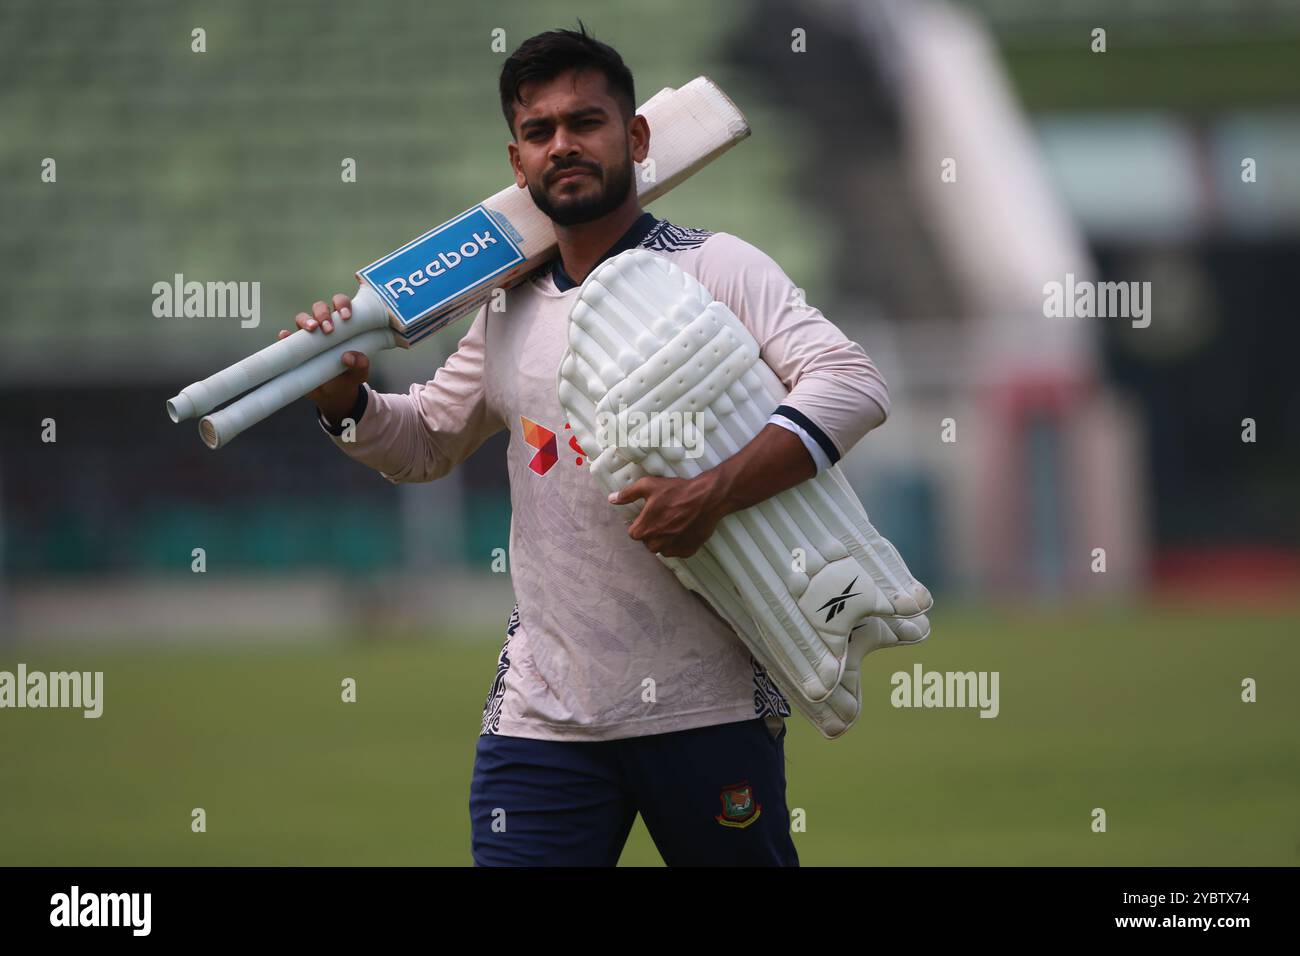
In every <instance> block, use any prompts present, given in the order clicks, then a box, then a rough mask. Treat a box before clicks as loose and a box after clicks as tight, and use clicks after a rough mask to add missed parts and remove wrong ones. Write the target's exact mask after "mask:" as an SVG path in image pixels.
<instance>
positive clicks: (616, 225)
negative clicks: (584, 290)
mask: <svg viewBox="0 0 1300 956" xmlns="http://www.w3.org/2000/svg"><path fill="white" fill-rule="evenodd" d="M640 216H641V204H640V203H639V202H637V201H635V200H631V201H629V202H627V203H624V204H623V205H622V206H620V207H619V208H618V209H616V210H614V211H613V212H611V213H610V214H609V215H607V216H602V217H601V218H599V219H595V220H592V221H591V222H583V223H578V224H577V225H574V226H556V227H555V239H556V244H557V245H558V246H559V248H560V262H561V263H563V264H564V271H565V274H567V275H568V276H569V278H571V279H572V280H573V281H574V282H576V283H579V284H580V283H581V282H582V280H583V279H585V278H587V273H589V272H591V270H592V269H593V268H595V266H596V263H597V262H599V261H600V257H601V256H603V255H604V254H605V253H606V252H607V251H608V250H609V247H610V246H612V245H613V244H614V243H616V242H618V241H619V239H621V238H623V234H624V233H625V232H627V231H628V230H629V229H631V228H632V223H634V222H636V221H637V219H638V218H639V217H640Z"/></svg>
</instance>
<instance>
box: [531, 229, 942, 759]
mask: <svg viewBox="0 0 1300 956" xmlns="http://www.w3.org/2000/svg"><path fill="white" fill-rule="evenodd" d="M568 341H569V348H568V350H567V351H566V352H565V354H564V356H563V358H562V359H561V362H560V368H559V373H558V377H557V383H556V387H557V393H558V396H559V400H560V404H561V405H562V406H563V407H564V409H565V411H566V412H567V413H568V416H569V424H570V425H571V426H572V428H573V431H574V434H575V435H576V436H577V438H578V441H579V443H580V444H581V446H582V447H583V448H584V449H586V450H587V451H588V452H589V454H591V455H593V456H594V457H590V458H589V463H590V465H589V466H590V468H591V472H592V475H593V476H594V477H595V478H596V480H597V483H598V484H599V485H600V486H601V487H603V488H604V489H605V490H607V491H610V492H612V491H617V490H619V489H621V488H623V487H625V486H626V485H629V484H631V483H632V482H634V481H636V480H637V479H638V478H640V477H642V476H644V475H657V476H662V477H674V478H691V477H694V476H696V475H698V474H700V473H702V472H704V471H707V470H708V469H710V468H712V467H714V466H715V465H718V464H720V463H721V462H722V461H723V460H724V459H726V458H729V457H731V456H732V455H734V454H735V453H736V452H738V451H740V450H741V448H743V447H744V446H745V445H746V444H748V443H749V441H750V440H751V439H753V438H754V436H755V435H757V434H758V432H759V431H761V430H762V428H763V426H764V425H765V424H767V420H768V418H769V417H770V415H771V413H772V411H773V410H774V409H775V408H776V407H777V406H778V405H779V404H780V403H781V401H782V400H783V399H784V398H785V396H786V395H787V390H786V388H785V387H784V386H783V385H782V384H781V381H780V379H778V378H777V376H776V374H775V373H774V372H773V371H772V370H771V368H769V367H768V366H767V364H766V363H765V362H763V361H762V359H761V358H760V356H759V348H758V343H757V342H756V341H755V340H754V338H753V336H752V335H751V334H750V333H749V331H748V330H747V329H746V328H745V327H744V325H743V324H742V323H741V322H740V320H739V319H737V318H736V316H735V315H733V314H732V312H731V311H730V310H729V309H728V308H727V307H726V306H725V305H723V304H722V303H720V302H715V301H714V300H713V297H712V295H710V294H709V292H708V290H707V289H705V288H704V286H703V285H701V284H700V283H699V281H698V280H696V279H695V277H693V276H691V275H689V274H687V273H685V272H683V271H682V270H681V269H679V268H678V267H677V266H675V265H673V264H672V263H671V262H669V261H668V260H667V259H665V258H663V257H661V256H657V255H655V254H653V253H651V252H647V251H646V250H643V249H631V250H628V251H627V252H623V253H621V254H620V255H618V256H615V257H613V258H611V259H609V260H607V261H605V262H604V263H602V264H601V265H600V266H599V267H597V268H596V269H595V270H593V271H592V273H591V275H589V276H588V277H587V279H586V281H585V282H583V284H582V288H581V289H580V290H579V293H578V300H577V301H576V302H575V303H574V306H573V308H572V309H571V310H570V313H569V329H568ZM597 450H598V451H597ZM642 505H643V502H641V501H636V502H633V503H631V504H629V505H620V506H616V507H620V508H622V509H623V510H624V512H625V517H626V518H627V520H628V522H629V523H631V521H632V520H633V519H634V518H635V516H636V515H637V514H638V513H639V512H640V509H641V507H642ZM660 560H662V561H663V562H664V563H665V564H666V565H667V566H668V567H669V568H670V569H671V570H672V571H673V573H674V574H675V575H676V576H677V578H678V580H680V581H681V582H682V583H683V584H684V585H685V586H686V587H687V588H689V589H691V590H692V591H696V592H698V593H699V594H700V595H701V596H703V597H704V598H705V600H707V601H708V602H709V604H710V605H711V606H712V607H713V608H714V610H716V611H717V612H718V614H720V615H721V616H722V617H723V619H725V620H726V621H727V622H728V623H729V624H730V625H731V626H732V627H733V628H734V629H735V631H736V633H737V634H738V635H739V636H740V638H741V639H742V640H743V641H744V642H745V644H746V645H747V646H748V647H749V649H750V651H751V652H752V653H753V654H754V656H755V658H756V659H757V660H758V662H759V663H760V664H762V665H763V666H764V668H765V669H766V670H767V672H768V674H769V676H770V677H772V679H773V680H774V681H775V682H776V684H777V686H778V687H779V688H780V689H781V691H782V692H783V693H784V694H785V695H786V696H787V697H788V698H790V699H791V700H792V702H793V703H794V704H795V705H796V706H798V707H799V708H800V710H802V711H803V713H804V714H805V715H807V716H808V717H809V719H810V720H811V721H812V722H813V723H814V724H815V725H816V726H817V727H818V729H819V730H820V731H821V732H822V734H823V735H825V736H827V737H836V736H838V735H839V734H842V733H843V732H844V731H845V730H847V729H848V727H849V726H851V725H852V723H853V722H854V720H856V718H857V716H858V713H859V712H860V710H861V694H860V683H859V677H858V675H859V670H860V664H861V660H862V658H863V657H864V656H865V655H866V654H868V653H870V652H871V651H873V650H876V649H877V648H879V647H887V646H893V645H898V644H913V643H916V642H918V641H921V640H924V639H925V638H926V637H927V636H928V634H929V622H928V621H927V620H926V618H925V616H924V612H925V611H926V610H928V609H929V608H930V606H931V604H932V603H933V602H932V599H931V597H930V593H929V592H928V591H927V590H926V589H925V588H924V587H923V586H922V585H921V584H920V582H918V581H917V580H916V579H915V578H914V577H913V576H912V575H911V573H910V572H909V571H908V570H907V566H906V565H905V564H904V563H903V559H902V558H901V557H900V556H899V554H898V552H897V551H896V550H895V549H894V546H893V545H892V544H890V543H889V542H888V541H887V540H885V538H883V537H882V536H881V535H880V534H879V533H878V532H877V531H876V529H875V528H873V527H872V525H871V523H870V521H868V519H867V514H866V512H865V511H864V510H863V508H862V504H861V502H859V501H858V498H857V496H856V495H855V494H854V493H853V490H852V489H851V488H850V486H849V484H848V482H847V481H846V480H845V478H844V476H843V474H842V473H841V471H840V469H839V468H838V467H837V466H832V467H831V468H829V469H827V470H825V471H824V472H822V473H821V474H819V475H817V476H816V477H814V478H811V479H809V480H808V481H805V482H803V483H802V484H800V485H797V486H796V487H794V488H791V489H789V490H787V491H785V492H782V493H781V494H779V495H777V496H775V497H773V498H770V499H768V500H767V501H763V502H760V503H759V504H757V505H755V506H753V507H751V508H747V509H745V510H743V511H739V512H736V513H734V514H730V515H727V516H726V517H724V518H723V519H722V520H721V521H720V522H719V523H718V526H717V528H716V530H715V531H714V534H713V536H712V537H711V538H710V539H709V540H708V541H707V542H706V543H705V545H704V546H703V547H702V548H701V549H700V550H699V551H697V552H696V553H695V554H694V555H692V556H691V557H689V558H661V559H660Z"/></svg>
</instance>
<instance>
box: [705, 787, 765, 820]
mask: <svg viewBox="0 0 1300 956" xmlns="http://www.w3.org/2000/svg"><path fill="white" fill-rule="evenodd" d="M718 797H719V799H721V800H722V813H721V814H719V815H718V816H716V817H714V818H713V819H715V820H717V821H718V822H719V823H721V824H722V825H723V826H724V827H736V828H737V829H740V830H743V829H744V828H745V827H747V826H749V825H750V824H751V823H753V822H754V821H755V820H757V819H758V817H759V814H761V813H762V812H763V805H762V804H761V803H756V802H755V801H754V788H753V787H752V786H750V784H749V781H748V780H742V781H741V782H740V783H738V784H735V785H733V786H730V787H723V788H722V793H720V794H719V795H718Z"/></svg>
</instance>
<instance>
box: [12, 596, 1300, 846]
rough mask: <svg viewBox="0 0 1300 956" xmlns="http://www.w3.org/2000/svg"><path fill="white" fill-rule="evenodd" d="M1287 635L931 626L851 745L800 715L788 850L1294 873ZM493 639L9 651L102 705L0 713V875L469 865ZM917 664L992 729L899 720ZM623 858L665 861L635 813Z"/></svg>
mask: <svg viewBox="0 0 1300 956" xmlns="http://www.w3.org/2000/svg"><path fill="white" fill-rule="evenodd" d="M1298 625H1300V614H1298V613H1297V612H1296V611H1294V610H1290V611H1287V610H1278V611H1271V612H1262V613H1255V614H1252V615H1250V616H1244V615H1241V614H1235V613H1228V612H1226V611H1217V610H1208V609H1205V608H1171V607H1164V608H1157V607H1148V608H1145V609H1143V610H1141V611H1132V612H1126V611H1121V610H1107V611H1055V612H1044V611H1036V612H1029V611H1019V612H1012V611H996V610H993V609H983V610H965V611H962V612H960V613H956V612H953V613H941V614H939V615H938V616H937V617H936V619H935V633H934V637H933V638H932V639H931V640H930V641H929V642H928V643H927V644H924V645H921V646H920V647H917V648H911V649H902V650H891V651H881V652H878V653H876V654H874V655H872V656H871V657H869V658H868V659H867V666H866V675H865V678H866V685H865V690H864V697H865V700H864V713H863V717H862V720H861V723H860V724H859V726H857V727H856V728H854V730H852V731H851V732H850V733H849V735H848V736H847V737H845V738H844V739H842V740H839V741H826V740H823V739H822V738H821V737H819V736H818V735H817V734H816V733H815V731H813V730H812V729H811V728H810V726H808V725H807V724H806V723H805V722H804V721H803V720H802V718H798V717H796V718H792V719H791V723H790V735H789V738H788V742H787V756H788V761H789V764H788V778H789V798H790V804H791V806H792V807H801V808H803V809H804V811H805V812H806V820H807V829H806V832H802V833H797V834H796V836H795V839H796V844H797V846H798V848H799V853H800V857H801V859H802V861H803V863H804V864H805V865H843V864H890V865H895V864H1022V863H1033V864H1049V865H1050V864H1121V865H1210V864H1214V865H1242V864H1245V865H1254V864H1272V865H1295V864H1296V863H1297V862H1298V861H1300V744H1298V740H1297V731H1298V730H1300V694H1297V687H1296V684H1297V679H1298V678H1297V675H1298V674H1300V644H1297V637H1298V636H1300V626H1298ZM499 641H500V635H499V633H497V632H488V633H484V634H483V635H482V638H481V640H476V641H466V640H459V641H456V642H435V641H429V640H411V639H407V640H402V639H400V638H395V639H391V640H386V641H376V642H369V643H366V644H350V643H343V642H325V643H321V644H319V645H316V646H312V647H309V648H302V647H287V646H283V645H277V644H276V643H273V642H270V641H268V643H267V645H266V646H265V647H261V648H258V647H247V646H245V647H242V648H239V649H229V650H226V649H220V648H218V647H205V648H203V649H179V648H178V649H150V648H145V647H130V648H122V649H120V650H116V649H115V650H100V649H95V650H92V649H90V648H81V649H76V648H69V649H66V650H62V649H61V650H59V651H58V652H57V653H56V652H45V651H41V650H40V649H39V648H27V649H17V650H15V649H14V648H5V649H4V650H3V651H0V669H4V670H13V669H14V668H15V667H16V665H17V663H18V661H24V662H25V663H26V664H27V665H28V667H29V668H30V669H39V670H62V669H77V670H102V671H104V674H105V676H104V681H105V694H104V701H105V704H104V716H103V717H101V718H100V719H98V720H86V719H83V718H82V717H81V715H80V713H79V712H72V711H56V710H44V711H32V710H21V711H19V710H5V711H0V864H8V865H15V864H38V865H40V864H48V865H114V864H123V865H138V864H180V865H188V864H218V865H221V864H453V865H459V864H468V863H469V862H470V856H469V841H468V826H467V801H468V788H469V776H470V769H471V764H472V760H473V752H474V744H475V738H476V735H477V733H478V720H479V713H480V710H481V707H482V703H483V697H484V695H485V693H486V692H487V688H488V685H489V683H490V681H491V678H492V675H493V673H494V666H495V659H496V654H497V651H498V649H499ZM917 661H919V662H921V663H922V664H923V665H924V666H925V668H926V669H927V670H997V671H999V672H1000V674H1001V678H1000V691H1001V713H1000V715H999V716H998V717H997V718H996V719H992V720H989V719H980V718H979V717H978V716H977V713H976V712H975V711H974V710H964V711H962V710H905V709H894V708H893V707H891V705H890V703H889V694H890V690H891V688H890V683H889V678H890V675H891V674H892V673H893V672H894V671H896V670H910V669H911V667H912V665H913V663H914V662H917ZM344 677H355V678H356V679H357V682H358V702H357V703H355V704H344V703H342V702H341V701H340V699H339V688H340V681H341V680H342V679H343V678H344ZM1244 677H1253V678H1255V679H1256V681H1257V682H1258V686H1259V700H1258V702H1256V703H1249V704H1248V703H1243V702H1242V701H1241V699H1240V695H1241V690H1240V687H1241V680H1242V678H1244ZM194 807H203V808H204V809H205V810H206V811H207V823H208V829H207V832H206V833H202V834H195V833H192V832H191V831H190V811H191V809H192V808H194ZM1094 807H1103V808H1105V810H1106V812H1107V818H1108V819H1107V832H1106V833H1104V834H1097V833H1093V832H1092V831H1091V828H1090V823H1091V811H1092V809H1093V808H1094ZM622 862H623V864H625V865H658V864H659V863H660V861H659V857H658V854H657V853H656V852H655V849H654V846H653V844H652V843H651V842H650V839H649V836H648V835H647V834H646V832H645V830H644V828H643V827H642V826H641V824H640V822H639V821H638V824H637V827H636V828H635V830H634V831H633V835H632V838H631V840H630V841H629V843H628V846H627V849H626V851H625V852H624V854H623V860H622Z"/></svg>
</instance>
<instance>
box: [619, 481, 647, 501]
mask: <svg viewBox="0 0 1300 956" xmlns="http://www.w3.org/2000/svg"><path fill="white" fill-rule="evenodd" d="M648 494H650V479H649V478H638V479H637V480H636V481H634V482H632V484H630V485H628V486H627V487H626V488H620V489H619V490H618V491H615V492H614V493H613V494H611V495H610V496H609V503H610V504H612V505H625V504H627V503H628V502H629V501H636V500H637V499H638V498H644V497H646V496H647V495H648Z"/></svg>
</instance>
